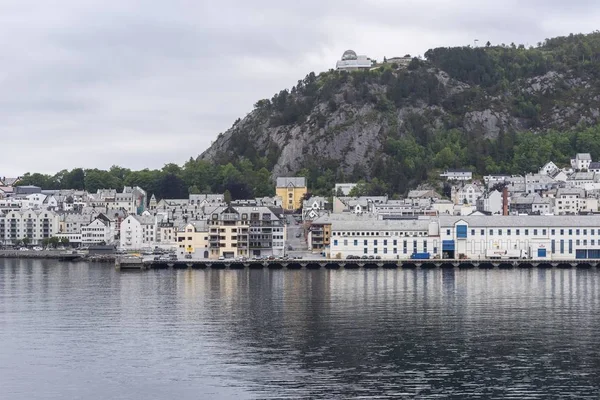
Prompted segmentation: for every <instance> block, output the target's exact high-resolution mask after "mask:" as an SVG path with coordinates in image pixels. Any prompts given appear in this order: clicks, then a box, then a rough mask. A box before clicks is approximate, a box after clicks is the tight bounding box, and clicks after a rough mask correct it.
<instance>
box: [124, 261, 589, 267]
mask: <svg viewBox="0 0 600 400" xmlns="http://www.w3.org/2000/svg"><path fill="white" fill-rule="evenodd" d="M115 267H116V268H117V269H120V270H125V269H133V270H149V269H161V268H178V269H207V268H210V269H246V268H248V269H263V268H268V269H296V270H297V269H379V268H381V269H396V268H403V269H415V268H422V269H433V268H458V269H494V268H499V269H513V268H565V269H568V268H598V267H600V259H594V260H591V259H581V260H577V259H573V260H449V259H444V260H442V259H434V260H336V259H314V260H310V259H306V260H258V261H255V260H249V261H238V260H169V261H162V260H142V259H138V260H136V259H127V260H123V261H119V260H117V262H116V263H115Z"/></svg>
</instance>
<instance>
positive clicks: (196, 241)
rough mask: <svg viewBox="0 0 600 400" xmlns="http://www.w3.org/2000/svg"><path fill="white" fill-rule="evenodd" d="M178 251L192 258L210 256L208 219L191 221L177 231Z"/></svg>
mask: <svg viewBox="0 0 600 400" xmlns="http://www.w3.org/2000/svg"><path fill="white" fill-rule="evenodd" d="M177 252H178V253H179V254H180V255H190V256H191V257H192V258H209V254H208V225H207V223H206V221H194V222H190V223H188V224H187V225H185V226H184V227H183V228H182V229H180V230H179V231H178V232H177Z"/></svg>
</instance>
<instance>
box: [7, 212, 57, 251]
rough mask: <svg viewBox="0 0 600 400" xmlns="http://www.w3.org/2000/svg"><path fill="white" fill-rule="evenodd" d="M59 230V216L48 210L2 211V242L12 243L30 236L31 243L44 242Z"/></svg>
mask: <svg viewBox="0 0 600 400" xmlns="http://www.w3.org/2000/svg"><path fill="white" fill-rule="evenodd" d="M57 231H58V216H57V215H56V213H54V212H53V211H48V210H21V211H14V210H13V211H9V212H7V213H6V214H3V213H0V243H2V244H7V245H12V244H15V243H16V242H17V241H19V240H22V239H24V238H28V240H29V242H30V243H31V244H42V241H43V240H44V239H48V238H50V237H52V236H54V235H55V234H56V233H57Z"/></svg>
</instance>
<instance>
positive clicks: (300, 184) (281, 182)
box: [275, 177, 308, 211]
mask: <svg viewBox="0 0 600 400" xmlns="http://www.w3.org/2000/svg"><path fill="white" fill-rule="evenodd" d="M307 192H308V189H307V187H306V178H303V177H296V178H277V187H276V188H275V193H276V195H277V196H280V197H281V198H282V199H283V202H282V207H283V209H284V210H286V211H294V210H299V209H300V208H302V200H303V198H304V195H306V193H307Z"/></svg>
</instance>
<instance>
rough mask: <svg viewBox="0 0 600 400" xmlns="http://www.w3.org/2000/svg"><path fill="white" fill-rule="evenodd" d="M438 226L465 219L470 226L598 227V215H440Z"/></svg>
mask: <svg viewBox="0 0 600 400" xmlns="http://www.w3.org/2000/svg"><path fill="white" fill-rule="evenodd" d="M439 219H440V227H442V228H447V227H450V226H453V225H454V224H455V223H456V222H458V221H461V220H462V221H465V222H466V223H467V224H468V225H469V226H471V227H482V228H487V227H490V228H495V227H507V228H520V227H526V228H529V227H542V228H545V227H592V228H600V215H569V216H562V215H540V216H535V215H518V216H517V215H508V216H489V217H488V216H485V217H484V216H467V217H459V216H440V217H439Z"/></svg>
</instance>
